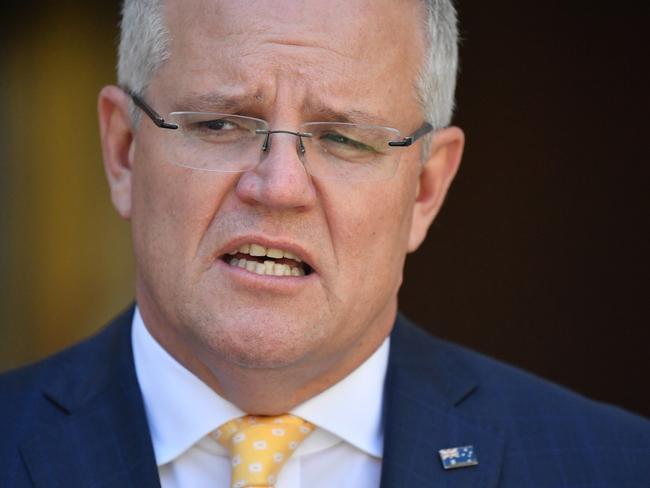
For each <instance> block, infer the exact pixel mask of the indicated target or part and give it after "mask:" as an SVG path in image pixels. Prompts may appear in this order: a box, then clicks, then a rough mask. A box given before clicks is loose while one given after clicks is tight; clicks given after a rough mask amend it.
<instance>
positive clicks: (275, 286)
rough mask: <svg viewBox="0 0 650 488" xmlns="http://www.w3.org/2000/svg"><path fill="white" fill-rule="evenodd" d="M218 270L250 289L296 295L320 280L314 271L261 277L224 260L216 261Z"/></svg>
mask: <svg viewBox="0 0 650 488" xmlns="http://www.w3.org/2000/svg"><path fill="white" fill-rule="evenodd" d="M216 266H217V269H219V270H220V271H223V272H224V273H226V274H227V275H228V276H230V277H231V278H232V279H233V281H235V282H236V283H241V284H242V285H244V286H246V287H247V288H249V289H259V290H268V291H277V292H284V293H295V292H297V291H300V290H302V289H303V288H304V287H305V286H308V285H309V284H310V283H312V282H314V281H315V280H317V279H318V275H317V273H316V272H314V271H312V272H311V273H310V274H308V275H306V276H271V275H260V274H257V273H254V272H252V271H248V270H247V269H245V268H240V267H239V266H231V265H230V264H228V263H226V262H225V261H224V260H223V259H220V258H219V259H216Z"/></svg>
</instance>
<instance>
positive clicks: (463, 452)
mask: <svg viewBox="0 0 650 488" xmlns="http://www.w3.org/2000/svg"><path fill="white" fill-rule="evenodd" d="M438 454H440V461H442V467H443V468H444V469H456V468H466V467H468V466H476V465H477V464H478V458H477V457H476V451H475V450H474V446H462V447H450V448H447V449H440V450H439V451H438Z"/></svg>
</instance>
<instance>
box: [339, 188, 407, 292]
mask: <svg viewBox="0 0 650 488" xmlns="http://www.w3.org/2000/svg"><path fill="white" fill-rule="evenodd" d="M410 193H411V192H410V191H409V189H408V188H406V185H404V182H403V181H401V180H396V181H389V182H372V183H368V184H364V185H357V186H356V187H355V188H350V189H349V191H348V192H346V194H345V195H339V196H338V197H339V198H340V199H341V200H340V201H342V202H345V203H344V204H343V205H340V206H339V208H338V212H337V217H338V222H340V223H341V225H336V223H334V224H333V225H332V228H333V233H334V236H333V242H334V246H335V251H336V253H337V256H338V257H339V259H340V263H341V264H342V265H343V266H345V269H347V270H354V273H348V274H349V275H350V278H351V279H353V280H354V282H353V283H350V284H349V286H352V287H354V286H359V287H360V289H361V288H365V287H374V286H377V287H383V288H386V287H389V288H391V289H392V284H393V283H399V281H400V279H401V278H400V277H401V269H402V266H403V263H404V258H405V255H406V249H407V244H408V234H409V229H410V224H411V210H412V207H413V204H412V198H410V197H409V195H410Z"/></svg>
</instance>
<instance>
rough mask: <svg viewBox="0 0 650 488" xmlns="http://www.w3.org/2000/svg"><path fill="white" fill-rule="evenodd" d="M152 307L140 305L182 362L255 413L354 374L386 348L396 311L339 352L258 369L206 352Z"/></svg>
mask: <svg viewBox="0 0 650 488" xmlns="http://www.w3.org/2000/svg"><path fill="white" fill-rule="evenodd" d="M146 308H147V307H146V306H142V305H140V310H141V314H142V317H143V321H144V323H145V326H146V327H147V330H148V331H149V333H150V334H151V335H152V336H153V338H154V339H155V340H156V341H157V342H158V343H159V344H160V345H161V346H162V347H163V348H164V349H165V350H166V351H167V352H168V353H169V354H170V355H171V356H172V357H174V359H175V360H176V361H178V362H179V363H180V364H182V365H183V366H184V367H185V368H186V369H188V370H189V371H190V372H192V373H193V374H194V375H195V376H197V377H198V378H199V379H200V380H201V381H203V382H204V383H205V384H206V385H208V386H209V387H210V388H212V389H213V390H214V391H215V392H216V393H217V394H218V395H219V396H221V397H222V398H224V399H226V400H228V401H229V402H231V403H233V404H234V405H236V406H237V407H239V408H240V409H241V410H243V411H244V412H247V413H249V414H255V415H280V414H283V413H286V412H289V411H290V410H292V409H293V408H295V407H296V406H298V405H300V404H301V403H304V402H305V401H307V400H309V399H310V398H312V397H314V396H316V395H318V394H319V393H321V392H322V391H324V390H326V389H327V388H329V387H330V386H332V385H334V384H336V383H337V382H339V381H340V380H342V379H343V378H345V377H346V376H347V375H349V374H350V373H352V372H353V371H354V370H355V369H356V368H358V367H359V366H360V365H361V364H363V363H364V362H365V361H366V360H367V359H368V358H369V357H370V356H371V355H372V354H373V353H374V352H375V351H376V350H377V349H378V348H379V347H380V346H381V344H382V343H383V341H384V339H385V338H386V336H388V334H389V333H390V330H391V328H392V325H393V323H394V317H395V314H396V305H395V306H394V307H392V310H391V313H390V314H384V315H387V317H386V318H385V319H384V320H381V321H380V322H379V323H380V325H379V326H377V327H375V328H374V331H375V332H376V333H374V334H372V335H371V336H368V335H364V336H362V337H360V338H359V339H358V340H357V341H356V342H354V343H352V344H349V345H348V346H347V347H346V348H345V349H344V350H343V351H340V352H339V353H338V354H335V355H332V354H321V355H319V356H320V357H319V358H318V359H315V358H314V355H312V356H308V357H305V358H304V359H303V360H301V361H298V362H296V363H293V364H290V365H287V366H282V367H277V368H252V367H245V366H241V365H239V364H236V363H233V362H230V361H228V360H226V359H224V358H223V357H222V356H219V355H217V354H214V353H211V352H209V351H206V350H205V348H204V347H203V346H202V345H199V344H195V345H188V343H187V342H186V341H184V340H182V339H181V338H179V337H177V336H176V334H174V332H173V331H172V330H170V328H165V327H157V326H156V324H159V322H157V321H156V320H155V316H154V315H153V314H151V313H148V311H147V310H146ZM324 357H326V358H327V359H323V358H324Z"/></svg>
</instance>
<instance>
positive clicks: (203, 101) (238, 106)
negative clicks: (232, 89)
mask: <svg viewBox="0 0 650 488" xmlns="http://www.w3.org/2000/svg"><path fill="white" fill-rule="evenodd" d="M255 102H257V103H259V96H257V95H256V94H249V95H224V94H222V93H218V92H211V93H205V94H202V95H191V96H188V97H184V98H181V99H180V100H178V101H177V102H175V103H174V107H175V108H174V111H176V112H178V111H186V112H226V113H232V112H237V111H239V110H242V109H243V108H245V107H250V106H252V105H253V104H254V103H255Z"/></svg>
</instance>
